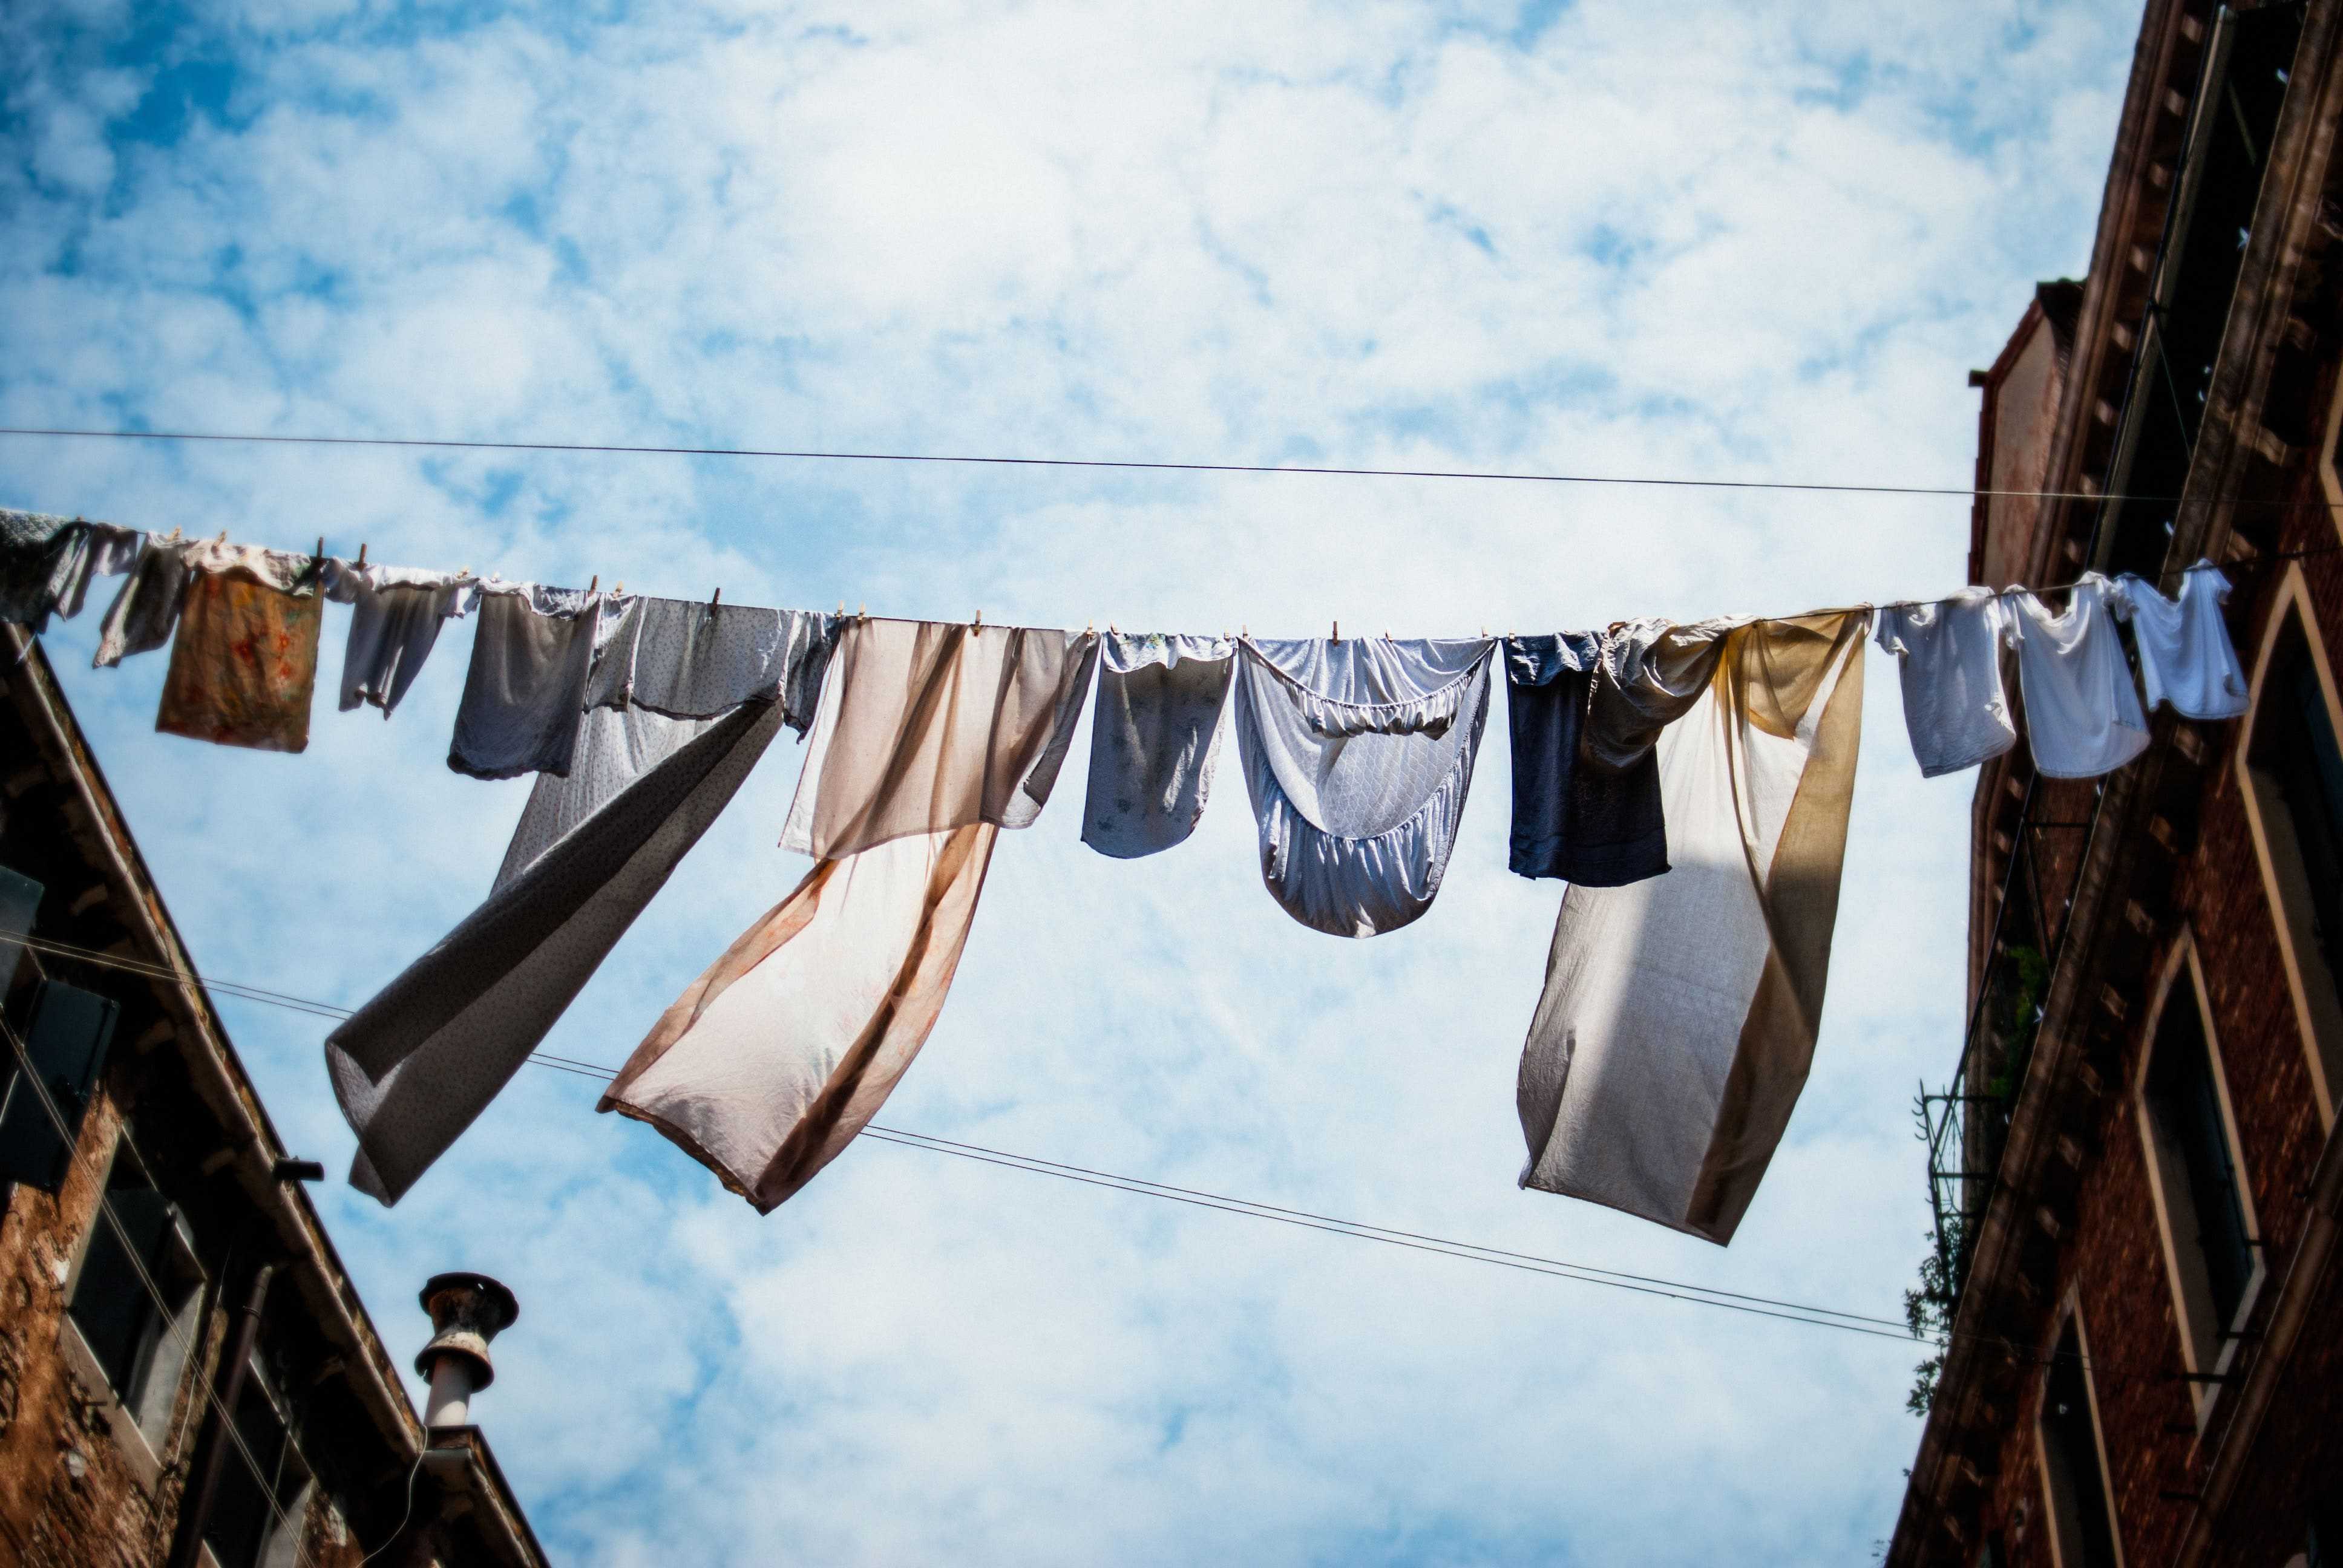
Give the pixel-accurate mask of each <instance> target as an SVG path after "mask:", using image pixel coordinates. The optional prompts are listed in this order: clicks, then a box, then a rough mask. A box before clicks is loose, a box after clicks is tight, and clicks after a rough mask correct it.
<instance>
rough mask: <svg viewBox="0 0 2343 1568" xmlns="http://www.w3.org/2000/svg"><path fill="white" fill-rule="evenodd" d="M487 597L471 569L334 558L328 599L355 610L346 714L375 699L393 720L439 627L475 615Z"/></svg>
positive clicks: (346, 668) (346, 654)
mask: <svg viewBox="0 0 2343 1568" xmlns="http://www.w3.org/2000/svg"><path fill="white" fill-rule="evenodd" d="M479 595H480V585H479V582H478V579H477V578H473V577H472V576H470V574H468V573H465V572H435V571H420V570H417V569H415V568H409V567H385V566H359V565H357V564H355V563H353V562H350V561H345V560H338V559H337V560H328V561H327V563H326V597H327V598H328V599H330V600H331V601H333V602H334V603H336V604H346V605H348V606H349V607H350V635H349V640H348V642H347V644H346V645H345V646H344V649H343V653H342V697H341V709H342V711H343V712H345V713H347V712H349V711H350V710H351V709H355V708H358V707H362V706H366V705H368V704H371V705H372V706H374V707H376V708H379V709H382V716H383V717H384V718H385V719H388V718H389V717H390V714H391V709H395V708H397V706H398V702H399V699H401V698H403V697H405V696H406V695H407V689H408V688H409V687H411V686H413V685H414V684H415V678H416V677H417V675H420V674H421V673H422V672H423V661H424V660H425V659H427V658H430V657H431V649H432V647H433V646H434V645H435V644H437V642H438V640H439V628H441V627H443V626H445V625H446V624H447V622H448V621H449V620H452V619H460V618H463V617H464V616H466V615H468V614H470V613H471V609H472V606H473V605H475V604H477V603H478V601H479Z"/></svg>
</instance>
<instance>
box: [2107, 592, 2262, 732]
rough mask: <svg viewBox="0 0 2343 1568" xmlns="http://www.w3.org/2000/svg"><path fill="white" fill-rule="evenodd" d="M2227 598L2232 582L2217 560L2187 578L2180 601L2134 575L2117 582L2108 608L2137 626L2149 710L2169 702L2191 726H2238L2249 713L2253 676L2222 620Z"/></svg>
mask: <svg viewBox="0 0 2343 1568" xmlns="http://www.w3.org/2000/svg"><path fill="white" fill-rule="evenodd" d="M2228 597H2229V579H2228V578H2226V577H2224V576H2223V575H2222V574H2221V571H2220V569H2219V568H2217V567H2216V566H2214V565H2213V563H2212V562H2210V561H2198V562H2197V564H2196V565H2195V566H2193V567H2190V568H2188V569H2187V571H2185V572H2183V573H2181V574H2180V597H2179V598H2177V599H2168V598H2165V597H2164V596H2163V595H2162V594H2160V593H2158V592H2157V591H2156V588H2155V586H2154V585H2153V584H2150V583H2147V582H2145V581H2143V580H2141V579H2140V578H2136V577H2132V576H2129V575H2128V574H2127V575H2126V576H2123V577H2119V578H2117V579H2116V581H2115V586H2114V588H2112V589H2111V590H2110V591H2109V593H2108V595H2107V599H2108V606H2109V608H2112V609H2113V610H2114V611H2115V613H2116V616H2117V618H2119V619H2123V620H2128V621H2130V622H2131V638H2132V644H2133V646H2134V647H2136V648H2138V649H2139V677H2140V681H2141V683H2142V684H2143V685H2145V686H2146V687H2147V706H2148V709H2149V710H2150V711H2153V710H2154V709H2155V708H2156V706H2157V704H2158V703H2160V702H2169V703H2170V704H2172V706H2173V708H2174V709H2177V711H2178V712H2180V713H2181V714H2183V715H2184V716H2186V717H2187V718H2190V719H2235V718H2237V716H2238V715H2240V714H2242V713H2243V712H2245V710H2246V698H2247V691H2246V672H2245V671H2244V670H2243V669H2242V668H2239V667H2238V664H2237V648H2235V647H2234V646H2233V645H2232V644H2231V643H2230V641H2229V628H2228V626H2227V623H2226V622H2224V621H2223V620H2222V618H2221V606H2222V604H2223V603H2224V602H2225V601H2226V600H2227V598H2228Z"/></svg>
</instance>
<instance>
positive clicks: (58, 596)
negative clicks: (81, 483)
mask: <svg viewBox="0 0 2343 1568" xmlns="http://www.w3.org/2000/svg"><path fill="white" fill-rule="evenodd" d="M88 548H89V541H88V532H87V528H86V526H85V524H83V523H82V522H81V521H80V519H78V518H58V517H51V516H49V515H48V514H46V513H44V512H18V511H10V510H5V509H0V621H13V622H15V624H17V625H19V626H22V627H25V628H27V629H29V630H31V631H33V632H34V633H35V634H38V633H40V632H43V631H46V630H47V629H48V625H49V616H50V614H51V613H52V612H53V611H55V609H56V608H57V606H58V605H59V604H60V603H61V602H62V601H63V600H64V599H65V598H66V597H67V596H69V595H70V594H72V592H73V590H74V584H75V582H76V581H84V580H86V579H85V577H84V575H83V567H84V565H85V560H86V557H87V551H88ZM67 613H68V614H70V613H71V612H70V611H68V612H67Z"/></svg>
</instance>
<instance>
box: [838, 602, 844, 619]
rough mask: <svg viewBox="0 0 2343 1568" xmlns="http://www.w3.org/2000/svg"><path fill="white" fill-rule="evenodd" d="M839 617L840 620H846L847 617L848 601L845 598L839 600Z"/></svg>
mask: <svg viewBox="0 0 2343 1568" xmlns="http://www.w3.org/2000/svg"><path fill="white" fill-rule="evenodd" d="M838 618H839V619H840V620H844V619H845V618H846V601H845V600H844V599H840V600H839V601H838Z"/></svg>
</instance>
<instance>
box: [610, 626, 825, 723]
mask: <svg viewBox="0 0 2343 1568" xmlns="http://www.w3.org/2000/svg"><path fill="white" fill-rule="evenodd" d="M837 634H838V622H837V619H836V618H835V617H831V616H826V615H809V614H807V613H806V612H804V611H802V610H779V609H758V608H754V607H751V606H746V605H729V604H700V603H699V602H697V601H694V600H689V599H673V598H638V599H634V600H632V601H631V602H629V603H628V605H627V606H626V608H624V609H622V610H620V611H619V612H618V619H617V622H616V624H615V625H614V627H613V628H612V629H611V630H610V631H609V632H608V637H607V639H606V641H607V646H606V648H604V651H603V652H602V654H601V655H600V656H599V657H598V658H596V659H595V661H594V678H593V679H592V680H591V681H590V682H589V683H588V689H587V701H588V704H589V705H594V706H608V707H611V708H628V707H639V708H648V709H651V710H652V711H653V712H656V713H668V714H687V715H688V714H695V713H704V712H707V711H709V706H710V704H711V703H714V702H716V701H717V699H719V698H722V699H727V700H726V702H725V703H724V706H729V705H730V704H731V703H734V702H739V701H741V700H744V699H743V698H740V697H735V696H732V695H731V694H732V693H735V692H748V693H755V694H760V695H761V696H763V697H765V698H767V699H772V700H775V701H778V702H779V703H780V704H781V706H782V708H783V709H785V710H787V711H788V713H789V715H790V719H789V722H790V723H791V724H793V725H795V726H796V727H797V729H798V730H799V733H800V734H802V733H803V732H804V730H805V729H806V727H807V726H808V725H809V724H810V723H812V722H813V712H814V707H815V705H816V704H817V703H818V702H819V701H820V698H821V678H822V673H823V671H824V670H826V669H827V668H829V667H830V643H831V642H832V641H833V640H834V639H835V638H836V637H837Z"/></svg>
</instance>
